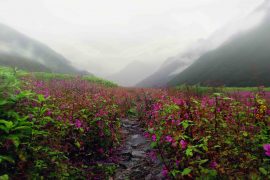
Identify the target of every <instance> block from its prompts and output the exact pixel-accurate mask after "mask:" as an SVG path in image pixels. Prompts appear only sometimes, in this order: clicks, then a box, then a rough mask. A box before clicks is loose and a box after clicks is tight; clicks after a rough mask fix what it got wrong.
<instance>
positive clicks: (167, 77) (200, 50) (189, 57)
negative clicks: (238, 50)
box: [136, 0, 270, 87]
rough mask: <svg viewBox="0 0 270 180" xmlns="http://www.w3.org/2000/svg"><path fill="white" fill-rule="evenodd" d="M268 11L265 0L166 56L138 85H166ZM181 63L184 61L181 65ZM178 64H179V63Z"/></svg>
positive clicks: (269, 5)
mask: <svg viewBox="0 0 270 180" xmlns="http://www.w3.org/2000/svg"><path fill="white" fill-rule="evenodd" d="M269 11H270V0H265V1H264V2H263V3H262V4H261V5H260V6H258V7H257V8H255V10H253V11H252V12H251V13H250V14H249V15H248V16H247V17H244V18H243V19H242V20H240V21H236V22H231V23H230V24H228V25H226V26H225V27H223V28H221V29H218V30H217V31H215V32H214V33H213V34H212V35H211V36H210V37H209V38H207V39H204V40H199V41H198V42H197V43H195V44H194V45H193V46H191V47H190V48H188V50H187V51H186V52H184V53H181V54H179V55H177V56H175V57H173V58H168V59H167V60H166V61H165V63H163V64H162V65H161V67H160V68H159V70H158V71H156V72H155V73H153V74H152V75H151V76H149V77H147V78H145V79H144V80H143V81H141V82H139V83H138V84H137V85H136V86H138V87H162V86H166V85H167V83H168V82H169V81H171V80H172V79H173V78H175V76H176V75H177V74H179V73H181V72H182V71H184V70H185V69H186V68H188V67H189V66H190V65H191V64H193V63H194V62H195V61H197V60H198V59H199V58H200V57H201V56H202V55H204V54H205V53H207V52H209V51H212V50H214V49H217V48H218V47H220V46H222V44H223V43H226V42H228V40H230V39H234V37H237V36H238V34H240V33H242V32H245V31H246V30H248V29H251V28H252V27H254V26H256V25H258V24H259V23H260V22H261V21H262V20H263V19H264V17H265V16H267V15H268V14H269ZM182 63H185V66H183V64H182ZM179 64H180V65H179Z"/></svg>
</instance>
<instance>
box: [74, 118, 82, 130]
mask: <svg viewBox="0 0 270 180" xmlns="http://www.w3.org/2000/svg"><path fill="white" fill-rule="evenodd" d="M75 126H76V128H81V127H82V122H81V121H80V120H79V119H76V121H75Z"/></svg>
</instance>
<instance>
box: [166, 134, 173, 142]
mask: <svg viewBox="0 0 270 180" xmlns="http://www.w3.org/2000/svg"><path fill="white" fill-rule="evenodd" d="M165 139H166V141H167V142H169V143H171V142H172V141H173V138H172V137H171V136H166V138H165Z"/></svg>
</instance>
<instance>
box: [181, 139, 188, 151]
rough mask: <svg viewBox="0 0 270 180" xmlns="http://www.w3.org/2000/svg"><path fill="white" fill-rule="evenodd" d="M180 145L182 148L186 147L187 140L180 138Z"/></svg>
mask: <svg viewBox="0 0 270 180" xmlns="http://www.w3.org/2000/svg"><path fill="white" fill-rule="evenodd" d="M180 145H181V148H182V149H186V148H187V142H186V141H185V140H181V141H180Z"/></svg>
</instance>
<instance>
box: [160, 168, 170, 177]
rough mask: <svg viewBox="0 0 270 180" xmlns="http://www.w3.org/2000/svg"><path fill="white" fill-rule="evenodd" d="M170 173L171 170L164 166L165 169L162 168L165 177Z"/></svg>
mask: <svg viewBox="0 0 270 180" xmlns="http://www.w3.org/2000/svg"><path fill="white" fill-rule="evenodd" d="M168 174H169V171H168V170H167V169H166V168H163V169H162V175H163V176H164V177H167V176H168Z"/></svg>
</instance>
